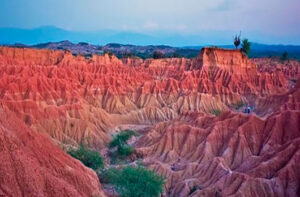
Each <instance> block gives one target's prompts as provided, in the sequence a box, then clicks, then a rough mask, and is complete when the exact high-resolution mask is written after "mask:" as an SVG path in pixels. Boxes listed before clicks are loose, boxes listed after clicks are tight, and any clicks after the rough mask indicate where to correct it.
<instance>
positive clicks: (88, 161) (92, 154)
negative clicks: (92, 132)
mask: <svg viewBox="0 0 300 197" xmlns="http://www.w3.org/2000/svg"><path fill="white" fill-rule="evenodd" d="M68 154H70V155H71V156H72V157H74V158H75V159H78V160H80V161H81V162H82V163H83V164H84V165H85V166H87V167H89V168H92V169H93V170H97V169H100V168H103V165H104V164H103V159H102V157H101V155H100V154H99V152H97V151H94V150H91V149H89V148H87V147H86V146H85V145H83V144H80V146H79V148H78V149H70V150H69V151H68Z"/></svg>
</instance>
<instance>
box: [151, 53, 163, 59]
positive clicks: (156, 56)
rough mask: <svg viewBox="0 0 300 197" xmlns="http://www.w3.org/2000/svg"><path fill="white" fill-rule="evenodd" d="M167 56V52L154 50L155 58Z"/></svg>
mask: <svg viewBox="0 0 300 197" xmlns="http://www.w3.org/2000/svg"><path fill="white" fill-rule="evenodd" d="M161 58H165V54H164V53H163V52H161V51H154V52H153V59H161Z"/></svg>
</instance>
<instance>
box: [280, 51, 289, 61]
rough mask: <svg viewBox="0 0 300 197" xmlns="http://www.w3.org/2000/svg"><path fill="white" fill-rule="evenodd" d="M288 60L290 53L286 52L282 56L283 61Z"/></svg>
mask: <svg viewBox="0 0 300 197" xmlns="http://www.w3.org/2000/svg"><path fill="white" fill-rule="evenodd" d="M287 59H288V53H287V52H286V51H285V52H284V53H283V54H282V56H281V60H282V61H286V60H287Z"/></svg>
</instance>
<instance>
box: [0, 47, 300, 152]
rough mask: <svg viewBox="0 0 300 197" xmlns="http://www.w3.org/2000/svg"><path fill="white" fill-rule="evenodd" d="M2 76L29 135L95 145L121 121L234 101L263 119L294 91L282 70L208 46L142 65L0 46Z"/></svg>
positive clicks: (157, 118)
mask: <svg viewBox="0 0 300 197" xmlns="http://www.w3.org/2000/svg"><path fill="white" fill-rule="evenodd" d="M295 67H296V68H297V69H298V68H299V63H298V64H296V66H295ZM285 68H288V66H286V67H285ZM292 77H293V78H297V77H299V74H298V73H297V74H296V75H293V76H292ZM0 78H1V80H0V100H1V102H2V103H3V104H4V105H5V106H7V107H8V108H9V109H10V110H11V111H12V112H14V113H15V114H16V116H17V117H18V118H20V119H22V120H23V121H24V122H25V123H26V124H27V125H29V126H30V127H31V128H32V129H33V130H36V131H38V132H42V133H48V134H49V135H50V136H51V137H53V138H54V139H56V140H58V142H62V143H67V144H72V143H73V144H75V143H77V142H80V141H82V140H87V141H88V142H89V143H90V144H91V145H93V146H95V147H99V148H101V147H103V146H104V144H105V143H106V142H108V141H109V140H110V133H111V132H112V131H114V130H115V128H116V127H118V126H120V125H123V124H138V125H153V124H156V123H158V122H161V121H168V120H172V119H174V118H177V117H180V116H182V114H184V113H187V112H205V113H212V112H214V111H216V110H218V111H226V110H230V109H233V108H235V107H234V106H236V104H237V103H247V104H249V105H253V106H256V113H257V114H258V115H260V116H266V115H268V114H270V113H272V112H273V111H275V110H277V109H278V107H279V106H280V105H282V104H283V103H284V102H285V98H284V97H283V96H280V95H282V94H284V93H286V92H288V91H289V90H290V89H291V88H292V86H294V82H292V81H291V77H290V75H289V72H288V71H286V70H282V69H275V70H272V72H270V71H269V70H266V69H262V68H259V67H258V65H257V64H256V63H254V62H253V61H251V60H248V58H246V57H245V56H244V55H242V53H241V52H239V51H231V50H222V49H213V48H206V49H204V50H202V52H201V53H200V54H199V56H198V58H196V59H193V60H190V59H184V58H183V59H180V58H177V59H176V58H174V59H158V60H153V59H147V60H145V61H143V60H140V59H123V60H119V59H117V58H116V57H115V56H111V57H110V56H108V55H105V56H96V55H94V56H93V57H92V58H90V59H85V58H84V57H82V56H77V57H75V56H73V55H72V54H71V53H69V52H63V51H51V50H34V49H21V48H8V47H1V48H0ZM278 95H279V96H278Z"/></svg>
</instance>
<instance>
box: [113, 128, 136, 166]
mask: <svg viewBox="0 0 300 197" xmlns="http://www.w3.org/2000/svg"><path fill="white" fill-rule="evenodd" d="M137 135H138V134H137V133H136V132H135V131H132V130H125V131H121V132H120V133H118V134H117V135H115V136H114V137H113V139H112V141H111V142H110V143H109V148H110V156H111V163H116V162H119V161H121V162H124V160H125V159H126V157H128V156H130V155H131V154H132V153H134V148H133V147H131V146H130V145H129V144H128V142H127V141H128V140H129V139H130V138H131V137H132V136H137ZM114 148H116V150H114Z"/></svg>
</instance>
